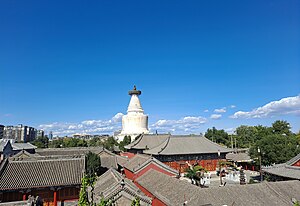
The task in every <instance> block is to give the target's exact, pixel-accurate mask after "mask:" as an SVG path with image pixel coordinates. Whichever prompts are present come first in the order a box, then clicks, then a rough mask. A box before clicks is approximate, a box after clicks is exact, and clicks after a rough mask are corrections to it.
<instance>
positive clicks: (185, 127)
mask: <svg viewBox="0 0 300 206" xmlns="http://www.w3.org/2000/svg"><path fill="white" fill-rule="evenodd" d="M205 123H206V118H204V117H200V116H198V117H194V116H187V117H183V118H181V119H178V120H166V119H161V120H158V121H157V122H156V123H154V124H152V125H151V130H152V131H153V130H159V131H160V132H161V133H166V132H175V133H176V132H185V133H193V132H199V127H200V126H201V125H203V124H205Z"/></svg>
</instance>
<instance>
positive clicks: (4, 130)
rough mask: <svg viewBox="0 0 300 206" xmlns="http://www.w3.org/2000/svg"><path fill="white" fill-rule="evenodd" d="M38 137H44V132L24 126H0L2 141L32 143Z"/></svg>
mask: <svg viewBox="0 0 300 206" xmlns="http://www.w3.org/2000/svg"><path fill="white" fill-rule="evenodd" d="M36 137H44V131H43V130H38V129H35V128H33V127H30V126H26V125H22V124H19V125H17V126H4V125H0V139H13V140H14V141H16V142H30V141H33V140H35V139H36Z"/></svg>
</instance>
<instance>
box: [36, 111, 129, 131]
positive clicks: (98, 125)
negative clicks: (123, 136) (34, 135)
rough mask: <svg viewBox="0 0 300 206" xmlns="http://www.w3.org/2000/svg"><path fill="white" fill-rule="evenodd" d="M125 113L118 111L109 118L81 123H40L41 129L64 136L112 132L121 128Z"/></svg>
mask: <svg viewBox="0 0 300 206" xmlns="http://www.w3.org/2000/svg"><path fill="white" fill-rule="evenodd" d="M122 117H123V114H122V113H117V114H116V115H115V116H113V117H112V118H111V119H109V120H85V121H82V122H79V123H69V122H54V123H51V124H42V125H39V129H43V130H44V131H46V132H49V131H52V132H53V135H58V136H64V135H72V134H75V133H76V134H111V133H113V132H114V131H116V130H119V129H121V120H122Z"/></svg>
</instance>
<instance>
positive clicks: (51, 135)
mask: <svg viewBox="0 0 300 206" xmlns="http://www.w3.org/2000/svg"><path fill="white" fill-rule="evenodd" d="M48 138H49V139H50V140H52V139H53V133H52V131H50V132H49V135H48Z"/></svg>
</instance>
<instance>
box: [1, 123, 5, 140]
mask: <svg viewBox="0 0 300 206" xmlns="http://www.w3.org/2000/svg"><path fill="white" fill-rule="evenodd" d="M3 133H4V125H0V139H3V137H4V134H3Z"/></svg>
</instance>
